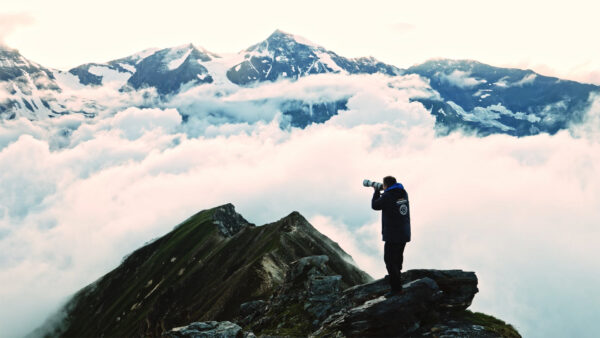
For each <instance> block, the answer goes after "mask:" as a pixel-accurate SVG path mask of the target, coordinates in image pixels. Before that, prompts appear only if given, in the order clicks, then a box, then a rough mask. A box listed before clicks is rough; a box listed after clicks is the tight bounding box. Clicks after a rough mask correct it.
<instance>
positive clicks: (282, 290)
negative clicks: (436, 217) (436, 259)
mask: <svg viewBox="0 0 600 338" xmlns="http://www.w3.org/2000/svg"><path fill="white" fill-rule="evenodd" d="M403 282H404V284H405V286H404V287H405V289H406V292H405V294H403V295H401V296H395V297H392V298H391V299H386V298H385V297H382V295H383V293H385V292H386V291H389V285H388V283H387V281H386V280H385V279H379V280H375V281H374V280H373V279H372V278H371V277H370V276H369V275H368V274H366V273H365V272H363V271H362V270H360V269H359V268H358V267H356V265H355V264H354V262H353V261H352V258H351V257H350V256H349V255H348V254H347V253H345V252H344V251H343V249H342V248H340V247H339V245H338V244H337V243H335V242H333V241H331V240H330V239H329V238H327V237H326V236H324V235H323V234H321V233H320V232H318V230H316V229H315V228H314V227H313V226H312V225H311V224H310V223H309V222H308V221H307V220H306V219H305V218H304V217H303V216H302V215H301V214H300V213H298V212H297V211H294V212H291V213H290V214H288V215H287V216H285V217H283V218H281V219H279V220H278V221H275V222H272V223H267V224H264V225H261V226H256V225H254V224H252V223H249V222H248V221H247V220H245V219H244V217H243V216H241V215H240V214H238V213H237V212H235V207H234V206H233V205H232V204H225V205H221V206H218V207H215V208H211V209H206V210H202V211H200V212H198V213H196V214H194V215H193V216H191V217H189V218H188V219H186V220H185V221H183V222H182V223H180V224H179V225H177V226H175V227H174V228H173V230H172V231H170V232H168V233H167V234H165V235H164V236H162V237H160V238H157V239H155V240H153V241H151V242H149V243H147V244H145V245H144V246H142V247H141V248H139V249H137V250H135V251H134V252H132V253H131V254H130V255H128V256H126V257H125V258H124V259H123V261H122V263H121V264H120V265H119V266H118V267H116V268H115V269H113V270H112V271H110V272H109V273H107V274H106V275H104V276H102V277H100V278H99V279H98V280H96V281H95V282H93V283H91V284H89V285H88V286H86V287H84V288H82V289H81V290H80V291H78V292H77V293H75V295H74V296H73V297H72V298H71V299H70V300H69V301H68V302H67V303H66V305H65V306H64V307H63V308H62V309H61V310H60V311H59V312H57V314H55V315H54V316H52V317H50V318H49V319H48V320H47V321H46V322H45V324H44V325H42V326H41V327H39V328H37V329H36V330H34V331H33V332H32V333H31V334H30V335H29V337H49V336H52V337H55V336H60V337H71V336H78V337H79V336H153V337H154V336H156V337H158V336H164V335H167V336H172V337H181V336H183V337H188V336H189V337H194V336H195V335H194V333H193V332H196V331H198V330H199V329H200V328H203V329H206V328H213V329H215V328H217V330H221V329H223V330H225V328H227V330H228V329H232V328H233V329H234V330H237V331H236V332H237V333H235V334H233V335H235V336H240V334H241V333H240V332H241V327H242V326H243V327H244V328H245V330H252V331H253V332H254V333H256V334H258V335H259V336H262V335H266V336H269V335H278V336H281V335H284V336H290V335H291V336H297V335H303V336H308V335H317V336H328V335H331V334H333V335H335V336H338V337H342V336H346V335H349V336H356V335H373V334H376V335H377V334H379V335H381V334H383V333H386V334H390V333H393V335H404V333H411V334H413V333H414V334H416V333H417V332H422V333H425V332H429V331H432V332H433V331H436V330H437V331H440V330H442V331H440V332H446V331H448V332H451V331H452V330H462V331H460V332H467V333H478V332H479V333H485V334H481V335H479V336H481V337H498V336H503V335H498V334H497V332H499V331H497V330H496V328H495V326H494V325H496V326H498V327H500V328H501V329H502V330H507V331H506V332H509V333H508V334H507V335H506V336H507V337H519V335H518V333H516V331H515V330H514V329H513V328H512V327H510V326H508V325H506V324H504V323H503V322H501V321H498V320H496V319H493V320H491V323H493V325H492V324H489V325H490V327H489V328H487V327H484V326H481V325H479V324H474V323H476V320H478V319H475V318H471V317H469V318H470V319H464V318H463V317H464V316H469V315H468V314H467V313H466V312H464V310H465V309H466V308H467V307H468V306H469V305H470V304H471V302H472V299H473V297H474V295H475V293H476V292H477V291H478V288H477V278H476V276H475V274H474V273H473V272H463V271H462V270H446V271H438V270H410V271H407V272H405V273H403ZM394 311H401V312H402V313H404V312H406V313H407V314H410V313H412V314H410V315H406V316H405V317H404V319H402V320H400V321H398V320H391V321H389V320H386V321H383V322H381V321H380V319H383V318H388V317H389V316H391V315H393V313H394ZM407 311H408V312H407ZM461 316H462V317H461ZM352 318H363V319H362V320H366V321H367V322H368V325H358V326H357V325H356V324H355V320H354V319H352ZM460 318H463V319H460ZM486 318H487V317H486ZM490 318H493V317H490ZM459 319H460V320H459ZM457 320H458V321H457ZM231 321H233V322H234V323H239V324H240V325H242V326H239V325H237V324H233V323H231ZM219 323H222V325H221V324H219ZM227 323H229V324H227ZM377 323H379V324H377ZM453 323H454V324H453ZM457 323H458V324H457ZM415 325H416V326H415ZM486 325H487V324H486ZM480 327H481V328H480ZM482 330H483V331H482ZM185 332H188V333H190V332H191V333H190V335H186V333H185ZM336 332H337V333H336ZM494 332H495V333H494ZM254 333H252V335H250V334H248V335H246V336H248V337H251V336H253V335H254Z"/></svg>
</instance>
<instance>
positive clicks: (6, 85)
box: [0, 45, 65, 119]
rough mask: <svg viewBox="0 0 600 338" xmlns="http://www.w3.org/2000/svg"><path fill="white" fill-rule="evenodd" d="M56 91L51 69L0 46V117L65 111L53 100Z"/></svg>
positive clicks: (34, 115) (6, 117)
mask: <svg viewBox="0 0 600 338" xmlns="http://www.w3.org/2000/svg"><path fill="white" fill-rule="evenodd" d="M56 92H60V88H59V86H58V85H57V83H56V78H55V77H54V74H53V72H52V71H51V70H49V69H47V68H44V67H42V66H40V65H38V64H37V63H35V62H32V61H29V60H27V59H26V58H24V57H23V56H22V55H21V54H20V53H19V51H17V50H15V49H10V48H7V47H4V46H2V45H0V119H13V118H15V117H17V116H24V117H26V118H29V119H36V118H37V117H38V116H39V114H43V115H46V116H54V115H57V114H61V113H63V112H64V111H65V110H64V107H62V106H61V105H60V104H58V103H57V102H56V95H54V94H55V93H56Z"/></svg>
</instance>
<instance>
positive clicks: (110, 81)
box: [88, 66, 131, 87]
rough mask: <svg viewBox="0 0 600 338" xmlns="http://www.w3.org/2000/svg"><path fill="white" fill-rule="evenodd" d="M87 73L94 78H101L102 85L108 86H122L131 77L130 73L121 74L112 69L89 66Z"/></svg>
mask: <svg viewBox="0 0 600 338" xmlns="http://www.w3.org/2000/svg"><path fill="white" fill-rule="evenodd" d="M88 72H90V73H91V74H94V75H96V76H101V77H102V84H103V85H109V86H117V87H121V86H123V85H124V84H125V83H126V82H127V80H129V78H130V77H131V74H130V73H121V72H119V71H117V70H116V69H112V68H109V67H106V66H91V67H90V68H89V69H88Z"/></svg>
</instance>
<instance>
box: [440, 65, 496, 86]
mask: <svg viewBox="0 0 600 338" xmlns="http://www.w3.org/2000/svg"><path fill="white" fill-rule="evenodd" d="M438 76H439V78H440V80H442V81H444V82H447V83H449V84H451V85H454V86H456V87H459V88H470V87H475V86H477V85H479V84H482V83H486V81H485V80H484V79H479V80H478V79H476V78H474V77H471V73H470V72H464V71H462V70H458V69H457V70H454V71H452V73H450V74H444V73H442V74H438Z"/></svg>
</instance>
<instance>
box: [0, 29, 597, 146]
mask: <svg viewBox="0 0 600 338" xmlns="http://www.w3.org/2000/svg"><path fill="white" fill-rule="evenodd" d="M320 74H333V76H354V75H356V74H380V75H381V76H384V77H389V78H390V83H391V82H392V81H394V79H401V78H402V77H404V76H415V75H417V76H419V77H421V78H422V79H423V80H424V83H425V86H429V88H428V91H430V92H432V93H434V95H430V96H428V97H424V96H422V95H421V96H415V97H413V98H412V99H411V100H412V101H417V102H420V103H421V104H423V106H424V107H425V108H426V109H428V110H429V111H430V112H431V114H432V115H433V116H435V118H436V126H437V127H438V129H439V131H440V132H441V133H445V132H449V131H452V130H455V129H457V128H462V129H466V130H471V131H473V132H475V133H477V134H479V135H488V134H493V133H505V134H509V135H514V136H525V135H532V134H537V133H540V132H547V133H551V134H552V133H555V132H557V131H558V130H560V129H564V128H566V127H568V125H569V124H570V123H571V122H578V121H580V120H581V119H582V115H583V113H584V112H585V111H586V108H587V107H588V106H589V105H590V100H589V98H590V95H591V94H592V93H598V92H600V87H599V86H595V85H590V84H582V83H578V82H574V81H566V80H561V79H557V78H553V77H547V76H543V75H540V74H537V73H535V72H533V71H531V70H520V69H509V68H498V67H492V66H489V65H485V64H482V63H479V62H476V61H466V60H447V59H437V60H430V61H427V62H425V63H423V64H420V65H416V66H413V67H410V68H408V69H400V68H397V67H395V66H393V65H388V64H385V63H382V62H380V61H378V60H376V59H374V58H372V57H369V58H345V57H342V56H339V55H338V54H336V53H335V52H332V51H329V50H327V49H325V48H324V47H322V46H319V45H316V44H314V43H312V42H310V41H308V40H306V39H304V38H302V37H299V36H295V35H293V34H288V33H285V32H282V31H280V30H276V31H275V32H274V33H273V34H271V35H270V36H269V37H268V38H267V39H265V40H264V41H262V42H259V43H257V44H255V45H253V46H251V47H249V48H247V49H245V50H242V51H241V52H239V53H235V54H229V55H225V54H224V55H218V54H215V53H211V52H209V51H207V50H205V49H203V48H200V47H196V46H194V45H192V44H187V45H183V46H178V47H173V48H165V49H147V50H144V51H142V52H140V53H137V54H134V55H131V56H127V57H124V58H121V59H117V60H113V61H109V62H107V63H89V64H84V65H81V66H79V67H76V68H73V69H71V70H69V71H68V72H65V71H59V70H51V69H47V68H44V67H42V66H40V65H37V64H35V63H33V62H31V61H28V60H27V59H25V58H24V57H22V56H21V55H20V54H19V53H18V52H17V51H15V50H10V49H6V48H2V49H0V119H14V118H20V117H25V118H27V119H30V120H37V119H45V118H47V117H53V116H56V115H58V114H68V113H80V114H84V115H85V116H88V117H94V116H96V115H97V114H100V113H105V114H106V113H108V114H110V113H112V112H116V111H119V110H122V109H125V108H127V107H131V106H136V107H159V108H177V109H178V111H179V112H180V114H181V115H182V116H183V121H184V123H187V121H188V117H189V116H190V115H192V114H203V116H208V117H209V123H239V122H248V120H242V121H238V120H236V119H237V118H238V117H236V114H232V113H231V111H230V109H231V108H230V107H229V106H227V104H228V102H231V101H232V99H231V97H229V96H228V95H231V94H232V93H235V92H239V91H240V90H243V89H245V88H256V87H257V86H270V85H271V86H272V85H277V83H275V82H277V81H284V82H285V83H288V84H289V83H294V82H296V81H300V80H301V79H306V78H310V77H312V76H320ZM356 81H360V80H358V78H357V80H356ZM335 85H336V84H334V83H332V84H329V85H327V86H330V87H334V86H335ZM390 86H392V87H393V85H391V84H390ZM321 87H323V86H321ZM319 90H321V91H323V90H325V87H323V89H319ZM271 92H273V90H271ZM282 95H283V94H282ZM351 97H352V94H349V95H338V96H336V97H333V98H328V99H325V100H323V99H321V98H320V99H308V98H306V97H303V96H301V95H290V94H289V92H288V93H287V96H278V97H273V96H267V97H264V98H261V99H259V100H258V102H257V101H256V99H254V101H252V99H247V100H250V101H248V102H246V103H248V104H249V105H253V106H257V105H258V106H261V105H263V106H265V107H267V106H268V108H269V109H277V110H278V111H280V112H281V113H282V114H283V115H284V116H287V120H288V121H289V124H290V125H291V126H295V127H300V128H304V127H306V126H308V125H310V124H312V123H322V122H325V121H327V120H329V119H330V118H331V117H332V116H334V115H336V114H338V113H340V112H341V111H344V110H347V109H349V108H348V102H349V100H350V98H351ZM207 100H208V101H210V103H211V104H212V106H213V107H214V106H215V104H214V103H215V102H216V103H217V104H216V106H217V108H215V109H210V110H207V108H206V107H207V104H205V103H206V102H207ZM236 100H240V98H239V95H238V97H236ZM241 100H242V101H243V100H244V99H243V98H242V99H241ZM238 102H239V101H238ZM242 103H244V102H242ZM219 105H220V106H219ZM242 106H243V104H242ZM273 107H275V108H273ZM261 111H262V108H261V107H258V108H257V110H256V112H257V114H260V112H261ZM248 114H251V113H244V114H243V115H248ZM237 115H239V114H237Z"/></svg>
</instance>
